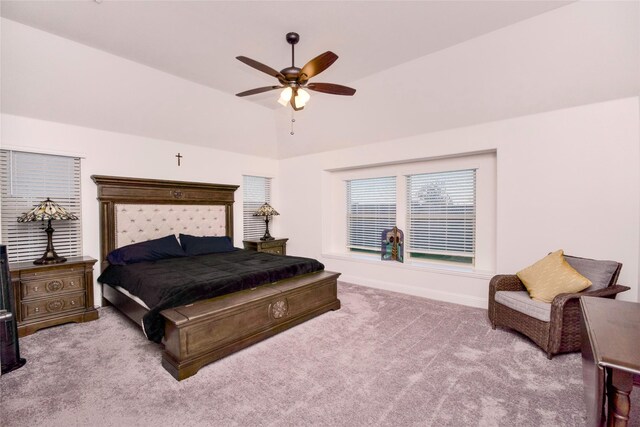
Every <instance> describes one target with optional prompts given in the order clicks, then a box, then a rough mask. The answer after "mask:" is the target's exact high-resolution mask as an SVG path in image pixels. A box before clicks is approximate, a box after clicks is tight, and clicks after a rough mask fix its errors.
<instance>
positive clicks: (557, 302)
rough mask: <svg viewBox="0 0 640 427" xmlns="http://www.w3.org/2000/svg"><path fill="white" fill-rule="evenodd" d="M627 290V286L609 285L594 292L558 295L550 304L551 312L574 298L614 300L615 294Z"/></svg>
mask: <svg viewBox="0 0 640 427" xmlns="http://www.w3.org/2000/svg"><path fill="white" fill-rule="evenodd" d="M629 289H631V288H630V287H628V286H622V285H611V286H608V287H606V288H604V289H597V290H595V291H584V292H577V293H573V294H560V295H557V296H556V297H555V298H554V299H553V301H552V302H551V305H552V310H553V306H556V307H560V308H562V307H563V306H564V305H565V304H566V303H567V301H569V300H571V299H574V298H580V297H602V298H611V297H613V298H615V295H616V294H619V293H620V292H624V291H628V290H629Z"/></svg>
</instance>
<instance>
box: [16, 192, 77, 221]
mask: <svg viewBox="0 0 640 427" xmlns="http://www.w3.org/2000/svg"><path fill="white" fill-rule="evenodd" d="M69 219H78V217H77V216H75V215H74V214H72V213H70V212H67V210H66V209H65V208H63V207H62V206H60V205H59V204H57V203H56V202H54V201H52V200H51V199H49V198H48V197H47V200H45V201H43V202H40V204H39V205H38V206H36V207H35V208H33V209H31V210H30V211H29V212H25V213H24V214H22V216H20V217H18V222H31V221H50V220H69Z"/></svg>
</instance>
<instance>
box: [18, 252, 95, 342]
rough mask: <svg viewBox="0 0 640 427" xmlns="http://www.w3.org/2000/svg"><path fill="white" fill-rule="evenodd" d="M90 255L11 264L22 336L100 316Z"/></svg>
mask: <svg viewBox="0 0 640 427" xmlns="http://www.w3.org/2000/svg"><path fill="white" fill-rule="evenodd" d="M95 263H96V260H95V259H93V258H89V257H69V258H68V259H67V262H64V263H61V264H49V265H35V264H33V262H19V263H13V264H10V265H9V269H10V271H11V283H12V284H13V292H14V295H15V300H16V307H15V308H16V310H15V313H14V314H15V317H16V320H17V322H18V336H20V337H24V336H26V335H30V334H32V333H34V332H36V331H37V330H38V329H41V328H46V327H49V326H54V325H60V324H62V323H68V322H88V321H90V320H96V319H97V318H98V311H97V310H96V309H95V307H94V306H93V264H95Z"/></svg>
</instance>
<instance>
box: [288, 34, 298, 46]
mask: <svg viewBox="0 0 640 427" xmlns="http://www.w3.org/2000/svg"><path fill="white" fill-rule="evenodd" d="M286 37H287V43H289V44H297V43H298V42H299V41H300V34H298V33H293V32H291V33H287V36H286Z"/></svg>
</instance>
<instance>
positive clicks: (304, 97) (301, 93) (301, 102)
mask: <svg viewBox="0 0 640 427" xmlns="http://www.w3.org/2000/svg"><path fill="white" fill-rule="evenodd" d="M310 99H311V95H309V92H307V91H306V90H304V89H298V96H296V98H295V99H294V100H293V102H295V104H296V108H302V107H304V106H305V105H307V102H309V100H310Z"/></svg>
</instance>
